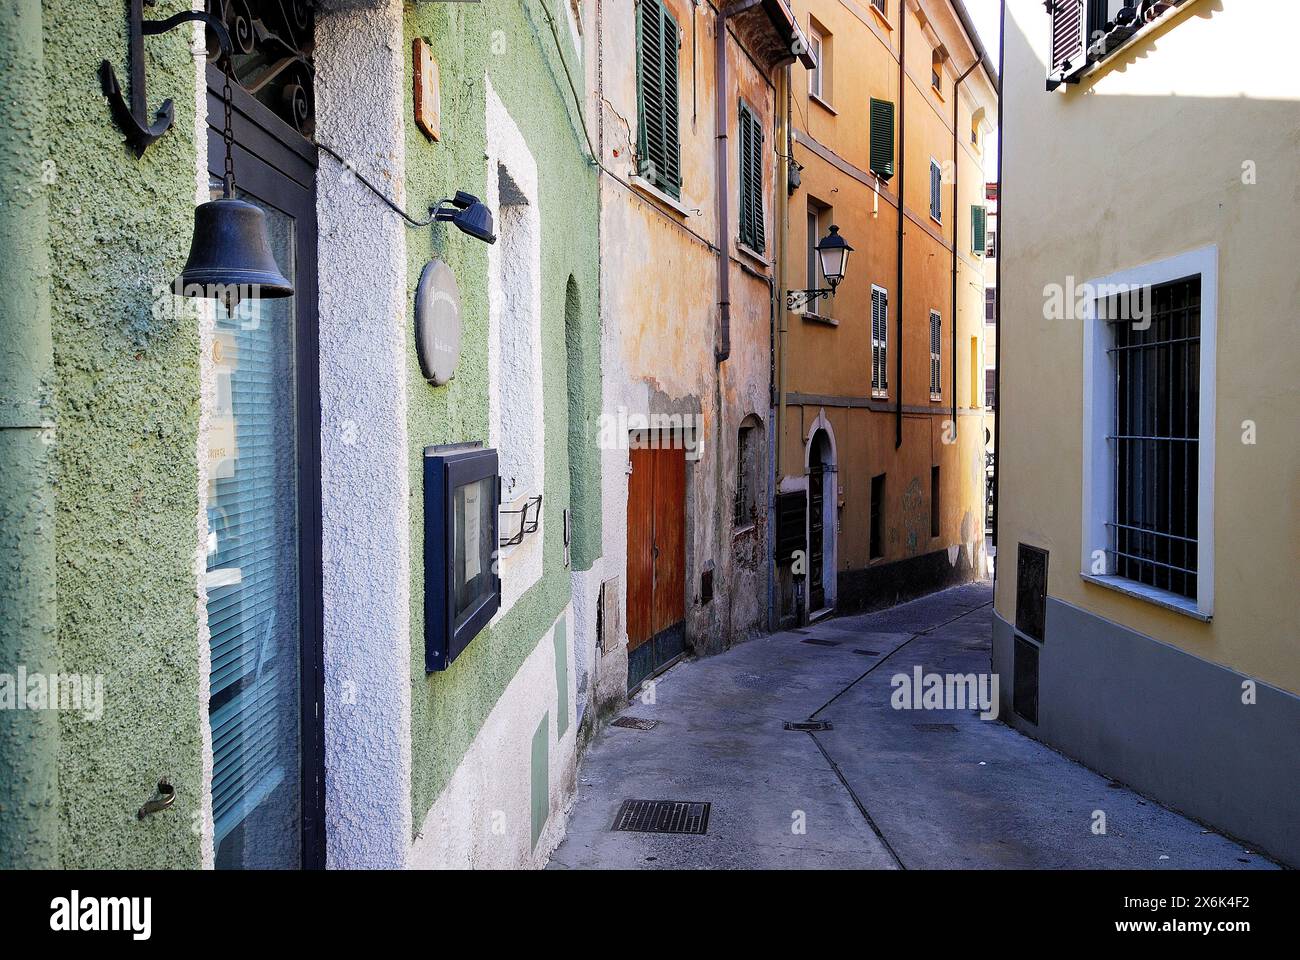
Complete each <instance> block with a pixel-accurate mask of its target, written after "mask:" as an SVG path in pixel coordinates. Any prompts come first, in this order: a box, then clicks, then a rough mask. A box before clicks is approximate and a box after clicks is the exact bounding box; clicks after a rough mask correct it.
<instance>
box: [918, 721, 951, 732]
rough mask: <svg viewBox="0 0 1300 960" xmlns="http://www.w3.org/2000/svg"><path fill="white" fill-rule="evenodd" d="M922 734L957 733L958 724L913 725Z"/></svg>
mask: <svg viewBox="0 0 1300 960" xmlns="http://www.w3.org/2000/svg"><path fill="white" fill-rule="evenodd" d="M912 726H913V727H915V728H916V729H917V730H920V731H921V732H922V733H956V732H957V724H955V723H914V724H912Z"/></svg>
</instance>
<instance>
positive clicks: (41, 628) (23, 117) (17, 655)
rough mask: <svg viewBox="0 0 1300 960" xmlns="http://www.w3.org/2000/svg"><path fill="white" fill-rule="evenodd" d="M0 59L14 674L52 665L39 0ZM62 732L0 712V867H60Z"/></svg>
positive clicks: (12, 18)
mask: <svg viewBox="0 0 1300 960" xmlns="http://www.w3.org/2000/svg"><path fill="white" fill-rule="evenodd" d="M0 62H3V63H4V64H5V69H4V70H3V71H0V129H3V130H5V132H6V135H5V145H4V148H3V149H0V192H2V193H3V202H2V203H0V252H3V256H0V672H3V673H8V674H11V675H12V676H14V677H15V679H16V678H17V675H18V672H19V671H20V670H24V671H25V672H26V673H28V674H34V673H42V674H46V675H50V674H54V673H57V672H58V669H57V653H58V651H57V641H58V624H57V619H56V606H55V599H56V597H55V588H54V578H55V567H54V563H55V560H54V455H53V440H54V347H53V340H52V334H51V328H50V251H49V234H50V218H49V205H48V201H47V198H46V192H45V186H44V182H43V179H42V174H43V170H42V164H43V163H44V161H45V160H47V159H48V152H47V149H46V147H45V137H46V104H45V98H46V95H47V92H48V87H47V85H46V81H45V54H44V46H43V40H42V21H41V2H40V0H17V2H16V3H15V5H14V7H13V8H11V9H10V12H9V14H8V15H6V16H4V17H0ZM24 686H25V685H20V686H19V688H18V695H19V696H22V695H23V694H24V693H25V692H26V691H25V689H24ZM58 737H59V726H58V712H57V711H55V710H6V711H4V714H3V715H0V869H14V868H17V867H25V868H28V869H31V868H40V867H57V866H59V843H58V829H59V802H58V775H57V767H56V760H57V756H58Z"/></svg>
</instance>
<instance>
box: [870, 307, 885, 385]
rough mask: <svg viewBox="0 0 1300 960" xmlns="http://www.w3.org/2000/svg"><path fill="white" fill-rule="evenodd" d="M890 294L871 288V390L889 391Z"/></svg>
mask: <svg viewBox="0 0 1300 960" xmlns="http://www.w3.org/2000/svg"><path fill="white" fill-rule="evenodd" d="M888 341H889V294H888V293H886V292H885V291H884V290H882V289H880V288H879V287H872V288H871V389H872V390H885V389H888V385H889V377H888V355H889V350H888Z"/></svg>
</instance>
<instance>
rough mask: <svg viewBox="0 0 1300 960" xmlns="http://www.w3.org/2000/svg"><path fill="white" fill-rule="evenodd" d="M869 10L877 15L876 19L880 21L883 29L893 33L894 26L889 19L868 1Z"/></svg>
mask: <svg viewBox="0 0 1300 960" xmlns="http://www.w3.org/2000/svg"><path fill="white" fill-rule="evenodd" d="M867 9H868V10H870V11H871V12H872V13H874V14H875V15H876V19H877V20H879V21H880V25H881V26H882V27H884V28H885V29H886V30H889V31H891V32H892V31H893V29H894V25H893V24H892V23H890V22H889V18H888V17H887V16H885V15H884V14H883V13H881V12H880V10H879V9H878V8H877V7H876V5H875V4H874V3H872V2H871V0H867Z"/></svg>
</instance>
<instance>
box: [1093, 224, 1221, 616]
mask: <svg viewBox="0 0 1300 960" xmlns="http://www.w3.org/2000/svg"><path fill="white" fill-rule="evenodd" d="M1197 275H1199V276H1200V278H1201V351H1200V353H1201V356H1200V381H1201V408H1200V437H1199V441H1198V445H1199V450H1198V477H1197V485H1198V488H1199V492H1198V501H1197V509H1198V512H1197V517H1196V535H1197V543H1198V545H1197V576H1196V615H1197V616H1198V617H1199V618H1200V619H1203V620H1208V619H1210V618H1211V617H1212V616H1213V615H1214V457H1215V449H1214V437H1215V427H1216V422H1215V409H1216V406H1215V382H1216V361H1217V342H1218V317H1219V248H1218V245H1217V244H1209V245H1208V246H1204V247H1200V248H1198V249H1196V250H1190V251H1188V252H1186V253H1181V254H1178V255H1177V256H1173V257H1168V258H1166V259H1164V260H1157V261H1155V262H1154V263H1148V264H1144V265H1142V266H1138V267H1132V268H1130V269H1126V270H1120V271H1117V272H1115V273H1112V274H1109V275H1107V276H1104V277H1097V278H1095V279H1092V280H1089V281H1088V285H1089V286H1093V287H1100V286H1113V285H1116V284H1129V285H1136V286H1142V287H1147V286H1154V285H1156V284H1160V283H1168V282H1170V281H1173V280H1181V279H1183V278H1184V277H1191V276H1197ZM1083 323H1084V337H1083V447H1082V450H1081V453H1082V457H1081V459H1082V463H1083V499H1082V505H1081V507H1082V510H1081V517H1082V523H1083V528H1082V534H1083V535H1082V538H1081V540H1080V553H1081V556H1080V561H1079V562H1080V567H1079V574H1080V576H1082V577H1083V578H1084V579H1086V580H1089V581H1092V582H1100V583H1101V585H1103V586H1116V583H1115V582H1116V581H1119V580H1121V578H1119V577H1115V576H1113V574H1112V572H1111V570H1110V569H1109V563H1108V569H1107V571H1106V573H1105V574H1104V575H1102V576H1103V578H1104V579H1102V580H1098V579H1097V578H1098V575H1097V574H1094V573H1093V571H1092V552H1093V551H1094V550H1098V549H1105V547H1106V544H1107V543H1108V538H1107V532H1106V521H1107V520H1108V519H1109V518H1110V517H1111V516H1112V515H1113V513H1114V491H1113V490H1112V489H1111V478H1112V477H1113V475H1114V470H1115V463H1114V452H1113V451H1112V449H1111V446H1110V444H1109V443H1108V442H1107V440H1106V436H1107V434H1108V433H1109V423H1110V411H1111V409H1112V406H1111V405H1112V403H1113V400H1112V399H1111V396H1112V391H1113V389H1114V375H1113V371H1112V369H1111V365H1110V360H1109V358H1108V357H1107V355H1106V349H1107V345H1108V342H1109V336H1110V334H1109V331H1108V330H1107V327H1106V322H1105V321H1104V320H1098V319H1097V316H1096V301H1095V300H1093V299H1089V300H1087V301H1086V302H1085V304H1084V317H1083ZM1099 451H1100V455H1098V452H1099ZM1125 583H1126V584H1127V586H1128V587H1130V588H1131V589H1125V590H1124V592H1125V593H1129V594H1130V595H1132V596H1137V597H1141V598H1142V599H1148V600H1152V601H1153V602H1158V603H1160V604H1161V605H1162V606H1166V607H1169V606H1171V605H1172V608H1174V609H1179V608H1180V607H1183V606H1186V600H1185V598H1180V597H1177V596H1176V595H1173V594H1168V593H1167V592H1166V591H1157V592H1158V593H1160V594H1161V595H1162V599H1156V598H1153V597H1152V596H1151V595H1150V594H1151V588H1149V587H1146V586H1145V585H1142V584H1136V585H1135V584H1131V583H1128V581H1125ZM1137 587H1142V589H1141V590H1138V589H1137ZM1117 588H1118V587H1117ZM1184 612H1186V611H1184Z"/></svg>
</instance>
